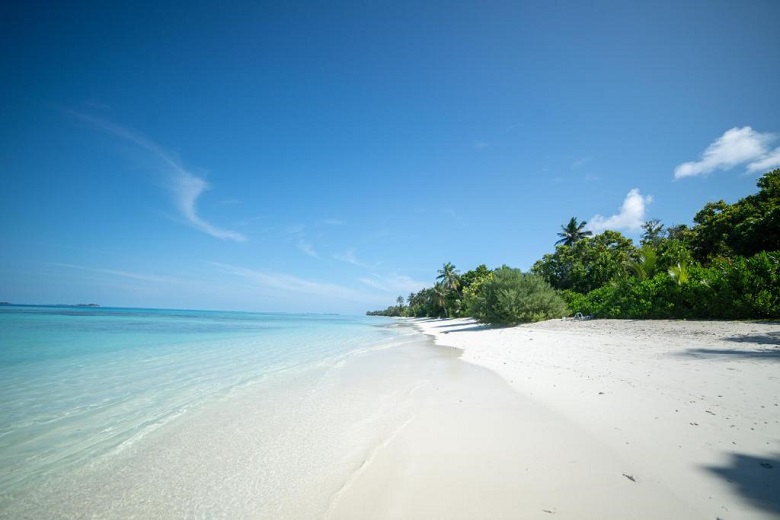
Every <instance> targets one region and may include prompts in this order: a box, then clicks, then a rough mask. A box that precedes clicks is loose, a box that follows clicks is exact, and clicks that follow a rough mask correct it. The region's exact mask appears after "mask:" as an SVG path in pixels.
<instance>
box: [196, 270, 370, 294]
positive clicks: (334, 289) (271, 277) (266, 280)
mask: <svg viewBox="0 0 780 520" xmlns="http://www.w3.org/2000/svg"><path fill="white" fill-rule="evenodd" d="M211 265H213V266H214V267H216V268H218V269H219V270H220V271H222V272H223V273H226V274H230V275H233V276H238V277H240V278H243V279H245V280H248V281H249V282H251V283H253V284H255V285H257V286H259V287H264V288H268V289H277V290H281V291H284V292H293V293H299V294H305V295H307V296H310V297H321V298H338V299H342V300H347V301H353V302H364V301H372V300H373V299H374V298H373V297H372V296H371V295H369V294H366V293H363V292H361V291H357V290H355V289H352V288H349V287H344V286H341V285H337V284H333V283H323V282H316V281H312V280H306V279H304V278H300V277H298V276H294V275H290V274H283V273H274V272H269V271H258V270H255V269H247V268H245V267H239V266H234V265H230V264H223V263H219V262H211Z"/></svg>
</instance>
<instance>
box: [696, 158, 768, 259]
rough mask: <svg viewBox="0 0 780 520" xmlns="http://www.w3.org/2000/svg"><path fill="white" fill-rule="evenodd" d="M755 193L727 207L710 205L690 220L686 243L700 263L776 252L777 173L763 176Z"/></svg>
mask: <svg viewBox="0 0 780 520" xmlns="http://www.w3.org/2000/svg"><path fill="white" fill-rule="evenodd" d="M756 185H757V186H758V188H759V191H758V193H756V194H753V195H748V196H747V197H745V198H742V199H740V200H738V201H737V202H735V203H734V204H727V203H726V202H724V201H722V200H721V201H718V202H710V203H708V204H706V205H705V206H704V208H703V209H702V210H701V211H699V212H698V213H697V214H696V216H695V217H694V218H693V221H694V222H695V223H696V226H694V227H693V229H692V230H691V237H690V243H691V247H692V249H693V253H694V256H695V257H696V259H697V260H699V261H700V262H703V263H709V262H711V261H712V260H714V259H716V258H718V257H727V258H730V257H733V256H744V257H751V256H753V255H755V254H756V253H759V252H761V251H778V250H780V169H776V170H773V171H771V172H768V173H766V174H764V175H763V176H762V177H761V178H760V179H759V180H758V182H757V183H756Z"/></svg>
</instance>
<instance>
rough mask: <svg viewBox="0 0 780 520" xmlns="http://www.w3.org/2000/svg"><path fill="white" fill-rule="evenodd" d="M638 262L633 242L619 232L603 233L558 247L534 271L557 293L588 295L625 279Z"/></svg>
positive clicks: (535, 265) (538, 263)
mask: <svg viewBox="0 0 780 520" xmlns="http://www.w3.org/2000/svg"><path fill="white" fill-rule="evenodd" d="M637 260H638V252H637V249H636V248H635V247H634V244H633V242H632V241H631V239H629V238H626V237H624V236H623V235H622V234H620V233H619V232H617V231H609V230H608V231H604V232H603V233H601V234H598V235H596V236H594V237H593V238H591V239H590V240H580V241H578V242H575V243H574V244H573V245H571V246H566V245H562V246H558V247H556V248H555V253H553V254H546V255H544V257H543V258H542V259H541V260H539V261H537V262H536V263H535V264H534V265H533V267H532V268H531V272H533V273H535V274H538V275H539V276H541V277H542V278H544V279H545V280H546V281H547V282H548V283H549V284H550V285H551V286H553V287H554V288H555V289H562V290H563V289H570V290H573V291H575V292H578V293H582V294H585V293H587V292H590V291H592V290H593V289H597V288H599V287H601V286H603V285H605V284H607V283H608V282H609V281H610V280H613V279H616V278H619V277H623V276H625V275H626V274H627V272H628V269H629V268H630V267H629V266H630V265H631V264H633V263H635V262H636V261H637Z"/></svg>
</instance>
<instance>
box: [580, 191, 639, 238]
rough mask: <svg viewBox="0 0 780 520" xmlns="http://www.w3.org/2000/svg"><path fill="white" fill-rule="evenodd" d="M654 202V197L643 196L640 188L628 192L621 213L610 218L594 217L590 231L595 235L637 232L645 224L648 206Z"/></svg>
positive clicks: (589, 224) (589, 225)
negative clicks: (609, 231) (604, 232)
mask: <svg viewBox="0 0 780 520" xmlns="http://www.w3.org/2000/svg"><path fill="white" fill-rule="evenodd" d="M651 202H653V197H651V196H649V195H648V196H643V195H642V194H641V193H640V192H639V188H634V189H633V190H631V191H629V192H628V195H626V198H625V200H624V201H623V205H622V206H621V207H620V211H619V212H618V213H617V214H615V215H612V216H610V217H604V216H601V215H594V216H593V217H592V218H591V219H590V220H589V221H588V229H590V230H591V231H593V232H595V233H599V232H601V231H604V230H605V229H611V230H613V231H619V230H627V231H637V230H639V229H640V228H641V227H642V224H643V223H644V222H645V212H646V209H647V205H648V204H650V203H651Z"/></svg>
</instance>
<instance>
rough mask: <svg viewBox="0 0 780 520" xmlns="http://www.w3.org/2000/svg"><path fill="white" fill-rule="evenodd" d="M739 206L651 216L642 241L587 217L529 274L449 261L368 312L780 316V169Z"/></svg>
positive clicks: (488, 317) (526, 317) (489, 318)
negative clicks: (670, 218) (461, 267)
mask: <svg viewBox="0 0 780 520" xmlns="http://www.w3.org/2000/svg"><path fill="white" fill-rule="evenodd" d="M757 186H758V188H759V190H758V192H757V193H755V194H753V195H749V196H747V197H744V198H742V199H740V200H738V201H737V202H735V203H733V204H727V203H726V202H724V201H722V200H721V201H718V202H714V203H707V204H706V205H705V206H704V208H702V209H701V210H700V211H699V212H698V213H696V215H695V216H694V218H693V222H694V223H693V225H692V226H690V227H688V226H686V225H677V226H670V227H666V226H665V225H664V224H663V223H662V222H661V221H660V220H658V219H653V220H649V221H647V222H645V223H644V225H643V232H642V235H641V238H640V243H639V245H638V246H637V245H635V244H634V242H633V241H632V240H631V239H630V238H627V237H625V236H623V235H622V234H621V233H619V232H617V231H604V232H603V233H600V234H597V235H593V234H592V233H591V232H590V231H587V230H586V229H585V228H586V225H587V223H586V222H581V221H579V220H578V219H577V218H571V219H570V220H569V222H568V223H567V224H566V225H563V226H561V231H560V232H559V233H558V236H559V238H560V240H558V241H557V242H556V244H555V251H554V252H553V253H549V254H545V255H544V256H543V257H542V258H541V259H540V260H538V261H537V262H535V263H534V264H533V266H532V267H531V269H530V272H527V273H523V272H521V271H520V270H519V269H513V268H511V267H508V266H502V267H499V268H497V269H492V270H491V269H488V268H487V267H486V266H485V265H480V266H479V267H477V268H476V269H472V270H470V271H466V272H465V273H462V274H461V273H460V272H459V271H458V270H457V269H456V268H455V266H454V265H453V264H452V263H450V262H447V263H445V264H444V265H443V266H442V268H441V269H440V270H439V271H438V273H437V274H438V275H437V277H436V281H435V283H434V285H433V286H432V287H428V288H425V289H422V290H421V291H419V292H417V293H412V294H410V295H409V296H408V297H406V298H404V297H402V296H399V297H398V299H397V300H396V305H391V306H390V307H388V308H387V309H384V310H381V311H373V312H369V313H368V314H370V315H383V316H409V317H465V316H470V317H474V318H476V319H477V320H479V321H481V322H485V323H496V324H517V323H522V322H531V321H539V320H544V319H550V318H556V317H558V318H560V317H562V316H568V315H572V314H574V313H578V312H579V313H582V314H584V315H592V316H594V317H597V318H630V319H778V318H780V169H776V170H773V171H771V172H769V173H766V174H765V175H763V176H762V177H761V178H760V179H759V180H758V182H757Z"/></svg>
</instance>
